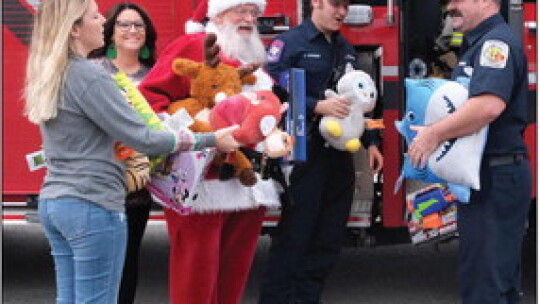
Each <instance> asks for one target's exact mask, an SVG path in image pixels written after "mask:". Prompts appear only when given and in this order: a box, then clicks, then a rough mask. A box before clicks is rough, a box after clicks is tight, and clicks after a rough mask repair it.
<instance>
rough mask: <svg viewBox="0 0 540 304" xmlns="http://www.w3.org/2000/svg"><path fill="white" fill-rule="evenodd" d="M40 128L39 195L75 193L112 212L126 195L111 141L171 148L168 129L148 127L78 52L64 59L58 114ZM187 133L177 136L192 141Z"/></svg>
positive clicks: (158, 150) (151, 149)
mask: <svg viewBox="0 0 540 304" xmlns="http://www.w3.org/2000/svg"><path fill="white" fill-rule="evenodd" d="M40 129H41V136H42V140H43V147H44V151H45V156H46V158H47V175H46V176H45V180H44V183H43V186H42V189H41V192H40V199H50V198H59V197H77V198H82V199H85V200H88V201H91V202H94V203H96V204H98V205H100V206H102V207H104V208H106V209H109V210H114V211H124V198H125V195H126V191H125V186H124V182H123V181H124V166H123V164H122V163H121V162H120V161H118V160H117V159H116V156H115V153H114V148H113V146H114V143H115V142H116V141H120V142H122V143H124V144H126V145H127V146H129V147H132V148H133V149H135V150H137V151H140V152H143V153H146V154H148V155H158V154H164V153H170V152H172V151H173V150H174V149H175V148H176V147H175V146H176V136H175V135H174V134H172V133H170V132H168V131H155V130H151V129H149V128H148V127H147V126H146V125H145V123H144V122H143V121H142V120H141V119H140V118H139V116H138V115H137V113H135V111H134V110H133V109H132V108H131V106H130V105H129V104H128V103H127V102H126V101H125V99H124V97H123V96H122V94H121V93H120V90H119V88H118V87H117V86H116V84H115V83H114V81H113V79H112V78H111V76H110V75H109V74H108V73H107V72H106V71H105V70H104V69H103V68H102V67H100V66H99V65H97V64H96V63H93V62H90V61H89V60H87V59H84V58H82V57H74V58H71V60H70V63H69V66H68V71H67V75H66V80H65V84H64V86H63V88H62V90H61V92H60V103H59V108H58V116H57V117H56V118H54V119H51V120H49V121H47V122H45V123H43V124H41V126H40ZM187 135H188V134H184V135H183V136H181V138H182V140H190V139H191V140H193V137H191V138H190V136H187ZM199 139H202V138H199ZM212 139H213V136H212ZM202 142H204V143H205V145H201V140H199V142H198V144H197V148H201V147H204V146H206V145H210V146H211V145H213V140H208V138H204V139H202ZM192 144H194V143H192ZM182 146H185V145H182ZM188 146H189V145H188ZM191 146H193V145H191Z"/></svg>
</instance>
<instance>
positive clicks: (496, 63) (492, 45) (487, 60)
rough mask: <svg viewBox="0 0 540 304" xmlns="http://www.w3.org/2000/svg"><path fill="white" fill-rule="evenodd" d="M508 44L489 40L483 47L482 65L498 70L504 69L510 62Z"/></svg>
mask: <svg viewBox="0 0 540 304" xmlns="http://www.w3.org/2000/svg"><path fill="white" fill-rule="evenodd" d="M508 50H509V47H508V44H506V43H505V42H503V41H500V40H487V41H486V42H484V44H483V45H482V53H481V55H480V65H481V66H485V67H490V68H496V69H504V68H505V67H506V61H508Z"/></svg>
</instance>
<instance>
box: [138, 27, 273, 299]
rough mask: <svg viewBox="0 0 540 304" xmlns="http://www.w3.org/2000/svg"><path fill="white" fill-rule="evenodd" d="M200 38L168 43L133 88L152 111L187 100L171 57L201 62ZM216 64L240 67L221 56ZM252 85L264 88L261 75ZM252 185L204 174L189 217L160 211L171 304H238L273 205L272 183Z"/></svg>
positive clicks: (187, 84)
mask: <svg viewBox="0 0 540 304" xmlns="http://www.w3.org/2000/svg"><path fill="white" fill-rule="evenodd" d="M204 37H205V34H200V33H199V34H190V35H186V36H182V37H179V38H177V39H176V40H175V41H173V42H172V43H171V44H170V45H169V46H168V47H167V48H166V49H165V50H164V51H163V53H162V54H161V55H160V58H159V60H158V62H157V63H156V65H155V66H154V67H153V69H152V70H151V72H150V73H149V74H148V75H147V76H146V78H145V79H144V81H143V82H142V83H141V84H140V86H139V89H140V91H141V92H142V94H143V95H144V96H145V97H146V98H147V100H148V102H149V103H150V104H151V106H152V107H153V109H154V110H155V111H156V112H161V111H164V110H166V108H167V106H168V105H169V103H171V102H173V101H176V100H178V99H182V98H186V97H188V96H189V88H190V80H189V78H188V77H182V76H178V75H176V74H174V73H173V71H172V68H171V67H172V61H173V60H174V59H175V58H187V59H191V60H195V61H199V62H201V61H203V40H204ZM222 62H224V63H226V64H229V65H232V66H238V65H240V64H241V63H240V62H238V61H231V60H230V59H227V58H222ZM256 76H257V79H258V82H257V83H256V84H255V86H254V87H250V88H246V89H260V88H261V85H262V86H263V87H265V86H266V89H270V86H271V84H272V81H271V79H270V77H269V76H268V75H267V74H265V73H263V72H262V71H257V73H256ZM258 180H259V182H258V183H257V184H256V185H255V186H253V187H246V186H243V185H241V184H240V182H239V181H238V180H237V179H230V180H227V181H219V180H217V179H216V178H214V177H213V176H207V177H206V178H205V180H204V181H202V182H201V183H200V184H199V186H198V187H199V188H198V191H197V192H198V194H199V198H198V199H197V201H198V202H199V203H198V205H197V206H195V207H194V212H193V213H192V214H190V215H179V214H177V213H176V212H175V211H172V210H165V218H166V221H167V228H168V234H169V241H170V257H169V293H170V300H171V303H173V304H238V303H239V302H240V301H241V298H242V294H243V291H244V286H245V284H246V281H247V279H248V275H249V270H250V268H251V263H252V260H253V255H254V252H255V250H256V247H257V240H258V238H259V235H260V229H261V224H262V220H263V216H264V213H265V210H266V209H267V208H268V207H278V206H279V198H278V194H277V192H276V191H275V189H276V188H275V186H274V185H273V181H271V180H269V181H262V180H261V179H260V177H259V179H258Z"/></svg>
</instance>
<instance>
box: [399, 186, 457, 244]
mask: <svg viewBox="0 0 540 304" xmlns="http://www.w3.org/2000/svg"><path fill="white" fill-rule="evenodd" d="M458 202H459V201H458V200H457V199H456V198H455V196H454V195H453V194H452V193H450V191H449V190H448V188H447V187H446V186H444V185H442V184H434V185H431V186H428V187H426V188H423V189H421V190H419V191H416V192H413V193H411V194H409V195H408V196H407V212H406V216H405V217H406V221H407V226H408V228H409V233H410V236H411V241H412V243H413V244H420V243H424V242H427V241H433V240H438V239H443V238H447V237H451V236H454V235H456V234H457V203H458Z"/></svg>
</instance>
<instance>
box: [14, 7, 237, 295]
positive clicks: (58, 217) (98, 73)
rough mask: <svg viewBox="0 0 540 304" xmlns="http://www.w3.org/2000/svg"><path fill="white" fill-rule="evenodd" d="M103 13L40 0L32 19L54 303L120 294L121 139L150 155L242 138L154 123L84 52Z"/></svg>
mask: <svg viewBox="0 0 540 304" xmlns="http://www.w3.org/2000/svg"><path fill="white" fill-rule="evenodd" d="M104 22H105V19H104V18H103V16H102V15H101V14H100V13H99V11H98V7H97V4H96V2H95V1H94V0H44V1H42V2H41V4H40V6H39V8H38V11H37V14H36V19H35V23H34V32H33V36H32V43H31V48H30V56H29V60H28V66H27V75H26V87H25V99H26V105H25V106H26V107H25V112H26V115H27V116H28V119H29V120H30V121H31V122H33V123H35V124H38V125H39V126H40V130H41V136H42V140H43V146H44V151H45V155H46V157H47V167H48V172H47V175H46V177H45V180H44V182H43V186H42V189H41V191H40V197H39V207H38V208H39V209H38V210H39V217H40V221H41V223H42V225H43V228H44V231H45V235H46V236H47V239H48V240H49V243H50V246H51V253H52V256H53V258H54V263H55V270H56V283H57V299H56V303H57V304H64V303H96V304H97V303H99V304H113V303H116V297H117V293H118V286H119V282H120V275H121V272H122V266H123V263H124V254H125V247H126V222H125V215H124V199H125V195H126V193H125V186H124V168H123V165H122V164H121V163H120V162H118V161H117V160H116V159H115V156H114V153H113V145H114V143H115V142H116V141H120V142H123V143H125V144H127V145H129V146H130V147H133V148H134V149H136V150H138V151H141V152H144V153H147V154H150V155H152V154H162V153H168V152H173V151H178V150H192V149H201V148H204V147H211V146H216V147H217V148H218V149H219V150H222V151H231V150H232V149H235V148H237V147H238V143H237V142H236V141H234V139H233V138H232V136H231V134H230V132H231V129H227V130H222V131H218V132H216V133H214V134H203V135H200V134H197V135H194V134H192V133H190V132H189V131H183V132H179V133H178V134H173V133H171V132H166V131H152V130H150V129H149V128H148V127H147V126H146V125H145V124H144V123H143V122H142V120H140V119H139V118H138V116H137V114H136V113H135V112H134V111H133V110H132V108H131V107H130V106H129V105H128V103H126V102H125V100H124V99H123V97H122V95H121V93H120V91H119V90H118V88H117V87H116V86H115V83H114V82H113V80H112V78H111V77H110V75H109V74H108V73H107V72H106V71H105V70H104V69H102V68H101V67H99V66H98V65H96V64H95V63H92V62H90V61H88V60H87V59H86V57H87V55H88V53H89V52H90V51H91V50H93V49H96V48H99V47H101V46H103V44H104V38H103V24H104Z"/></svg>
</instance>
